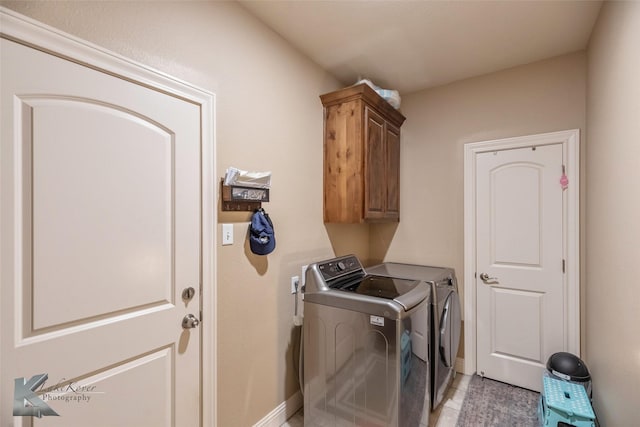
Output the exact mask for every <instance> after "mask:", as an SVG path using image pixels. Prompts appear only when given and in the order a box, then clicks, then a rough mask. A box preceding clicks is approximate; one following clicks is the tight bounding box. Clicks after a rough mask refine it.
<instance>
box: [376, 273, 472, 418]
mask: <svg viewBox="0 0 640 427" xmlns="http://www.w3.org/2000/svg"><path fill="white" fill-rule="evenodd" d="M366 271H367V274H372V275H377V276H387V277H395V278H400V279H411V280H422V281H424V282H426V283H428V284H429V286H430V288H431V348H430V351H429V353H430V362H431V410H434V409H436V408H437V407H438V405H439V404H440V403H441V402H442V400H443V399H444V396H445V394H446V392H447V389H448V387H449V385H450V384H451V382H452V381H453V378H454V377H455V362H456V356H457V354H458V347H459V345H460V332H461V324H462V322H461V312H460V297H459V295H458V282H457V280H456V275H455V271H454V270H453V269H452V268H445V267H429V266H424V265H414V264H401V263H395V262H387V263H383V264H378V265H376V266H373V267H368V268H366Z"/></svg>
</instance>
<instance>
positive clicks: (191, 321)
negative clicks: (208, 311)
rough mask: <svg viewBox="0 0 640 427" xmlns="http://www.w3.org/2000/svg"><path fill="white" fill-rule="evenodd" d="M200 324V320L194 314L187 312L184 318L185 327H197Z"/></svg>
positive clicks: (183, 325)
mask: <svg viewBox="0 0 640 427" xmlns="http://www.w3.org/2000/svg"><path fill="white" fill-rule="evenodd" d="M199 324H200V321H199V320H198V318H197V317H196V316H194V315H193V314H187V315H186V316H184V318H183V319H182V327H183V328H184V329H192V328H195V327H197V326H198V325H199Z"/></svg>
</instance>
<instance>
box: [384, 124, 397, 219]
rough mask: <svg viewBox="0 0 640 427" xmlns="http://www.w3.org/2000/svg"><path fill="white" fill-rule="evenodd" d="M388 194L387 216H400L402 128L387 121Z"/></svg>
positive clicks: (395, 217) (390, 217) (391, 217)
mask: <svg viewBox="0 0 640 427" xmlns="http://www.w3.org/2000/svg"><path fill="white" fill-rule="evenodd" d="M386 137H387V140H386V145H387V153H386V154H387V155H386V171H387V176H386V178H387V182H386V187H387V194H386V209H385V218H388V219H396V220H397V219H399V218H400V129H398V128H396V127H395V126H393V125H392V124H390V123H387V129H386Z"/></svg>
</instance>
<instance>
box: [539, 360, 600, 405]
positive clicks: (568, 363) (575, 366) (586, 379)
mask: <svg viewBox="0 0 640 427" xmlns="http://www.w3.org/2000/svg"><path fill="white" fill-rule="evenodd" d="M547 370H548V371H549V373H550V374H551V375H552V376H554V377H556V378H558V379H561V380H565V381H572V382H575V383H578V384H581V385H582V386H583V387H584V388H585V391H586V392H587V396H589V399H591V397H592V393H591V375H590V374H589V368H587V365H586V364H585V363H584V362H583V361H582V359H580V358H579V357H578V356H576V355H575V354H571V353H566V352H559V353H554V354H552V355H551V356H550V357H549V359H548V360H547Z"/></svg>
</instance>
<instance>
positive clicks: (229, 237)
mask: <svg viewBox="0 0 640 427" xmlns="http://www.w3.org/2000/svg"><path fill="white" fill-rule="evenodd" d="M222 245H223V246H224V245H233V224H222Z"/></svg>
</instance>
